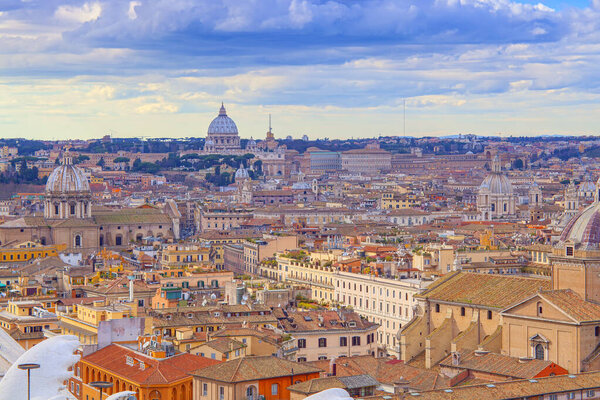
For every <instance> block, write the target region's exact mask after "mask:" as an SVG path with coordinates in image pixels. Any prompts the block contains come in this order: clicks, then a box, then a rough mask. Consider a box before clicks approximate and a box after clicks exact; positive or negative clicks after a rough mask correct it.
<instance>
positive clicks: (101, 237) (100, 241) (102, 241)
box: [99, 235, 104, 246]
mask: <svg viewBox="0 0 600 400" xmlns="http://www.w3.org/2000/svg"><path fill="white" fill-rule="evenodd" d="M99 245H100V246H104V235H100V240H99Z"/></svg>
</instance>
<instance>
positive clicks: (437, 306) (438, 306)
mask: <svg viewBox="0 0 600 400" xmlns="http://www.w3.org/2000/svg"><path fill="white" fill-rule="evenodd" d="M435 312H438V313H439V312H440V305H439V304H436V305H435Z"/></svg>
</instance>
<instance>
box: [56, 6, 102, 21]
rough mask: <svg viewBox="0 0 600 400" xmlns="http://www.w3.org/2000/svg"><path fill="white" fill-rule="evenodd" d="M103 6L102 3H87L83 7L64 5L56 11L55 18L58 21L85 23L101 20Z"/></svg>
mask: <svg viewBox="0 0 600 400" xmlns="http://www.w3.org/2000/svg"><path fill="white" fill-rule="evenodd" d="M101 14H102V6H100V3H97V2H96V3H85V4H84V5H82V6H81V7H75V6H69V5H63V6H60V7H58V8H57V9H56V11H55V13H54V16H55V17H56V18H58V19H61V20H65V21H71V22H78V23H84V22H89V21H94V20H96V19H98V18H100V15H101Z"/></svg>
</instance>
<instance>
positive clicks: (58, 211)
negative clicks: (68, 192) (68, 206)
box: [54, 204, 60, 215]
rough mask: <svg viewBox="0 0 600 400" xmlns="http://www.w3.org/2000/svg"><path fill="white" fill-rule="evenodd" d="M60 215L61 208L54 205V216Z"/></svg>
mask: <svg viewBox="0 0 600 400" xmlns="http://www.w3.org/2000/svg"><path fill="white" fill-rule="evenodd" d="M58 214H60V208H59V206H58V204H55V205H54V215H58Z"/></svg>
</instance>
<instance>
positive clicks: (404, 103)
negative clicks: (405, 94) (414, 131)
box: [404, 99, 406, 137]
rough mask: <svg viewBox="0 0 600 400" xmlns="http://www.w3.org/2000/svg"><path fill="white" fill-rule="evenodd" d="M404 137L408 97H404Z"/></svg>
mask: <svg viewBox="0 0 600 400" xmlns="http://www.w3.org/2000/svg"><path fill="white" fill-rule="evenodd" d="M404 137H406V99H404Z"/></svg>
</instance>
